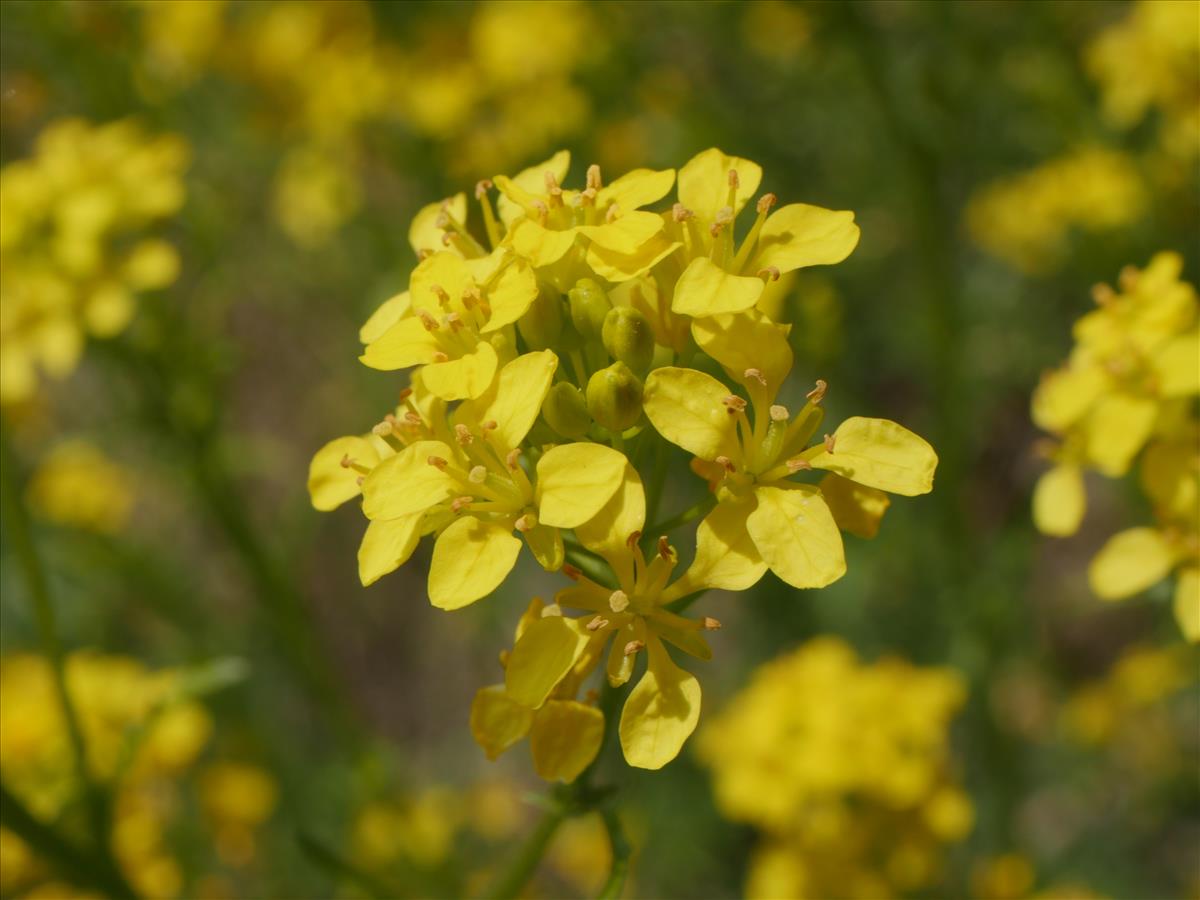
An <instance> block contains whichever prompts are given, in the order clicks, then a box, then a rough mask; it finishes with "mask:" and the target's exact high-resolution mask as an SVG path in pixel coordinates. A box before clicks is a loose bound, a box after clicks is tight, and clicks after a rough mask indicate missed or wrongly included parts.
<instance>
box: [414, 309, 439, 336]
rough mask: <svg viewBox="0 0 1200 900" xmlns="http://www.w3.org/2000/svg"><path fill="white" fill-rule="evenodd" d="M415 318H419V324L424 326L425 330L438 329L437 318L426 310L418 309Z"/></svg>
mask: <svg viewBox="0 0 1200 900" xmlns="http://www.w3.org/2000/svg"><path fill="white" fill-rule="evenodd" d="M417 318H418V319H420V320H421V324H422V325H424V326H425V330H426V331H437V330H438V323H437V319H435V318H434V317H433V316H431V315H430V314H429V312H428V311H427V310H424V309H418V310H417Z"/></svg>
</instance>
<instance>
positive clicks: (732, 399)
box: [721, 394, 746, 416]
mask: <svg viewBox="0 0 1200 900" xmlns="http://www.w3.org/2000/svg"><path fill="white" fill-rule="evenodd" d="M721 402H722V403H723V404H725V409H726V410H728V411H729V414H730V415H731V416H732V415H735V414H736V413H740V412H741V411H742V410H744V409H745V408H746V401H745V400H743V399H742V398H741V397H739V396H738V395H737V394H726V395H725V396H724V397H722V398H721Z"/></svg>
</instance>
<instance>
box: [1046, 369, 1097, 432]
mask: <svg viewBox="0 0 1200 900" xmlns="http://www.w3.org/2000/svg"><path fill="white" fill-rule="evenodd" d="M1107 383H1108V379H1107V377H1106V376H1105V374H1104V372H1103V370H1102V369H1100V368H1099V367H1097V366H1090V365H1089V366H1077V367H1073V368H1069V369H1057V370H1055V371H1053V372H1047V373H1046V374H1045V375H1043V376H1042V380H1041V381H1040V382H1039V383H1038V386H1037V389H1036V390H1035V391H1034V392H1033V408H1032V413H1033V421H1034V422H1035V423H1036V424H1037V426H1038V427H1039V428H1044V429H1045V430H1046V431H1053V432H1062V431H1065V430H1066V429H1068V428H1070V427H1071V426H1072V425H1073V424H1075V423H1076V422H1078V421H1079V420H1080V419H1081V418H1082V417H1083V415H1084V414H1085V413H1086V412H1087V411H1088V410H1089V409H1090V408H1091V406H1092V404H1093V403H1095V402H1096V398H1097V397H1099V396H1100V394H1101V392H1102V391H1103V390H1104V388H1105V385H1106V384H1107Z"/></svg>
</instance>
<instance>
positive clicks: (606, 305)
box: [568, 278, 612, 341]
mask: <svg viewBox="0 0 1200 900" xmlns="http://www.w3.org/2000/svg"><path fill="white" fill-rule="evenodd" d="M568 297H569V298H570V302H571V321H572V322H573V323H575V330H576V331H578V332H579V333H580V334H581V335H583V338H584V340H587V341H595V340H599V339H600V334H601V332H602V331H603V330H604V317H605V316H606V315H608V311H609V310H610V309H612V303H611V302H610V301H609V299H608V294H606V293H605V292H604V288H602V287H600V285H599V284H598V283H597V282H595V281H594V280H592V279H591V278H580V279H579V280H578V281H577V282H575V287H573V288H571V290H570V291H569V292H568Z"/></svg>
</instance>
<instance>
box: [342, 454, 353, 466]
mask: <svg viewBox="0 0 1200 900" xmlns="http://www.w3.org/2000/svg"><path fill="white" fill-rule="evenodd" d="M342 468H343V469H352V468H354V460H353V459H351V458H350V454H349V453H345V454H342Z"/></svg>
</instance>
